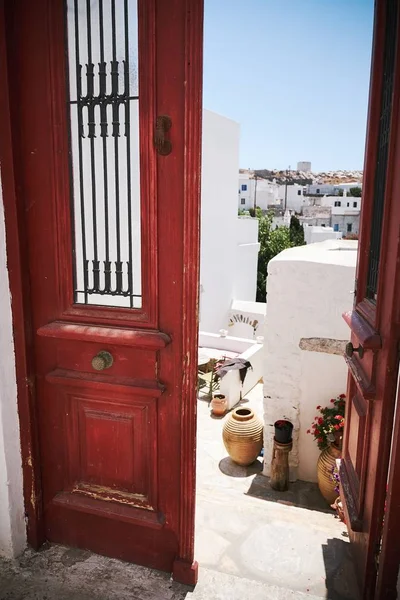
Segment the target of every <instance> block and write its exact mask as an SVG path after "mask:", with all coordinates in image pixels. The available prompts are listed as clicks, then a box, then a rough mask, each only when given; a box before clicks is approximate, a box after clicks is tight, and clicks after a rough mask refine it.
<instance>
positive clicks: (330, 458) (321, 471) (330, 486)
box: [317, 444, 341, 505]
mask: <svg viewBox="0 0 400 600" xmlns="http://www.w3.org/2000/svg"><path fill="white" fill-rule="evenodd" d="M340 456H341V452H340V449H339V448H338V447H337V446H336V445H335V444H331V445H330V446H328V448H325V450H323V451H322V452H321V454H320V455H319V459H318V462H317V475H318V487H319V490H320V492H321V494H322V495H323V497H324V498H325V500H326V501H327V503H328V504H329V505H332V504H333V503H334V502H335V500H336V498H337V497H338V495H339V494H338V493H337V492H335V487H336V483H335V481H334V480H333V477H332V470H333V469H334V467H335V466H336V459H337V458H340Z"/></svg>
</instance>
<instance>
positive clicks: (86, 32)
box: [66, 0, 141, 308]
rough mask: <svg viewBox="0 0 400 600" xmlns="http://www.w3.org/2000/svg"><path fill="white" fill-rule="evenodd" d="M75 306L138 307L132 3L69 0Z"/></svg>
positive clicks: (136, 110) (136, 115)
mask: <svg viewBox="0 0 400 600" xmlns="http://www.w3.org/2000/svg"><path fill="white" fill-rule="evenodd" d="M66 8H67V28H68V64H69V99H68V104H69V110H70V144H71V180H72V186H71V187H72V196H73V198H72V206H73V219H72V221H73V225H74V232H73V233H74V268H75V269H74V270H75V273H74V275H75V283H74V288H75V289H74V293H75V302H77V303H84V304H106V305H109V306H128V307H131V308H139V307H140V306H141V264H140V262H141V246H140V182H139V178H140V173H139V169H140V168H139V107H138V99H139V95H138V94H139V92H138V37H137V0H67V2H66Z"/></svg>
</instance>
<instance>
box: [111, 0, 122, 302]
mask: <svg viewBox="0 0 400 600" xmlns="http://www.w3.org/2000/svg"><path fill="white" fill-rule="evenodd" d="M115 21H116V18H115V0H112V1H111V27H112V54H113V60H112V63H113V64H112V73H111V77H112V96H113V133H112V135H113V137H114V158H115V226H116V238H117V261H116V290H117V292H120V291H121V290H122V263H121V231H120V206H119V147H118V137H119V103H118V63H117V38H116V35H117V32H116V22H115Z"/></svg>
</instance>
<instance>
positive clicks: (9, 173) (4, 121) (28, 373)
mask: <svg viewBox="0 0 400 600" xmlns="http://www.w3.org/2000/svg"><path fill="white" fill-rule="evenodd" d="M5 4H6V3H5V2H4V0H0V75H1V78H2V81H1V85H0V166H1V185H2V192H3V204H4V214H5V226H6V241H7V267H8V274H9V282H10V292H11V306H12V315H13V334H14V352H15V366H16V378H17V393H18V412H19V417H20V424H21V428H20V435H21V453H22V469H23V479H24V502H25V514H26V517H27V537H28V541H29V543H30V545H31V546H32V547H34V548H38V547H39V546H40V545H41V544H42V543H43V541H44V534H43V520H42V499H41V485H40V460H39V447H38V438H37V422H36V412H35V386H34V367H33V354H32V329H31V307H30V303H29V293H30V284H29V269H28V262H27V250H28V249H27V245H26V230H25V221H24V218H23V215H24V207H23V205H22V202H21V199H20V197H19V196H18V194H17V182H16V180H15V168H14V161H17V160H18V157H17V156H16V155H15V152H14V148H13V135H15V130H14V131H12V129H11V112H10V100H9V89H8V85H7V80H8V64H7V45H6V40H7V36H6V33H7V34H8V35H9V36H12V33H13V31H14V29H13V28H14V26H15V24H14V22H13V20H12V19H8V20H7V26H6V19H5V8H6V6H5ZM8 50H9V49H8Z"/></svg>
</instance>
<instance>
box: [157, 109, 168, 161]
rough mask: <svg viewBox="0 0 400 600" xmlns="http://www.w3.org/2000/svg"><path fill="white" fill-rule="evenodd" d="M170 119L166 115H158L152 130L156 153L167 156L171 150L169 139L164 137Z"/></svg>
mask: <svg viewBox="0 0 400 600" xmlns="http://www.w3.org/2000/svg"><path fill="white" fill-rule="evenodd" d="M171 127H172V121H171V118H170V117H168V116H167V115H160V116H159V117H157V119H156V129H155V132H154V146H155V147H156V150H157V152H158V154H161V156H168V154H170V153H171V151H172V144H171V140H169V139H167V138H166V137H165V134H166V133H167V132H168V131H169V130H170V129H171Z"/></svg>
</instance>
